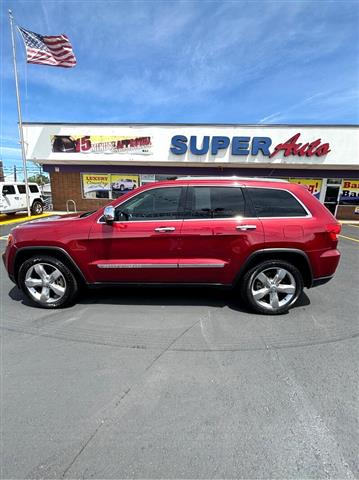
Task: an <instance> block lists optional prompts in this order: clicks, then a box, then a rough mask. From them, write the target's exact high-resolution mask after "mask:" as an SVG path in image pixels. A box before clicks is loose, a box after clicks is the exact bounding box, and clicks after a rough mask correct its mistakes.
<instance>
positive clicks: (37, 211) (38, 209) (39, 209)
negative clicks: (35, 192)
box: [31, 200, 44, 215]
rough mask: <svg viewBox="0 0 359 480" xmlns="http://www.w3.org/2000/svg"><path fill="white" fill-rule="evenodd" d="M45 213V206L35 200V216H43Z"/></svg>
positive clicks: (33, 208) (32, 207) (33, 205)
mask: <svg viewBox="0 0 359 480" xmlns="http://www.w3.org/2000/svg"><path fill="white" fill-rule="evenodd" d="M43 211H44V205H43V203H42V202H40V200H35V201H34V202H33V204H32V206H31V213H32V214H33V215H41V214H42V212H43Z"/></svg>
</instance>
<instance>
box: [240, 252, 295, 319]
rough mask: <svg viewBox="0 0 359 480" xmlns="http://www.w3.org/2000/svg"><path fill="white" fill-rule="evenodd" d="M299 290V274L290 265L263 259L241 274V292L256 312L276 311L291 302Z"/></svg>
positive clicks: (290, 304)
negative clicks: (242, 275)
mask: <svg viewBox="0 0 359 480" xmlns="http://www.w3.org/2000/svg"><path fill="white" fill-rule="evenodd" d="M302 291H303V278H302V275H301V273H300V272H299V270H298V269H297V268H296V267H294V265H292V264H290V263H288V262H285V261H282V260H267V261H264V262H262V263H260V264H258V265H256V266H255V267H253V268H252V269H250V270H249V271H248V272H247V273H246V274H245V275H244V277H243V279H242V282H241V296H242V298H243V299H244V300H245V301H246V303H248V305H249V306H250V307H251V308H252V309H253V310H255V311H256V312H258V313H263V314H267V315H278V314H280V313H285V312H287V311H288V309H289V308H290V307H291V306H293V305H294V303H295V302H296V301H297V300H298V297H299V296H300V294H301V293H302Z"/></svg>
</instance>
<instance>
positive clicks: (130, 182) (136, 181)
mask: <svg viewBox="0 0 359 480" xmlns="http://www.w3.org/2000/svg"><path fill="white" fill-rule="evenodd" d="M139 186H140V177H139V175H128V174H126V173H123V174H117V175H115V174H112V175H111V190H112V198H118V197H120V196H121V195H123V194H124V193H127V192H129V191H130V190H134V189H135V188H137V187H139Z"/></svg>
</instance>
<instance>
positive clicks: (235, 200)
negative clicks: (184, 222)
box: [185, 186, 245, 219]
mask: <svg viewBox="0 0 359 480" xmlns="http://www.w3.org/2000/svg"><path fill="white" fill-rule="evenodd" d="M244 213H245V201H244V197H243V192H242V189H241V188H239V187H214V186H213V187H210V186H203V187H189V189H188V202H187V208H186V216H185V217H186V218H199V219H200V218H233V217H238V216H244Z"/></svg>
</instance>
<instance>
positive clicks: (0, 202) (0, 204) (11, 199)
mask: <svg viewBox="0 0 359 480" xmlns="http://www.w3.org/2000/svg"><path fill="white" fill-rule="evenodd" d="M28 185H29V190H30V191H29V198H30V208H31V213H32V214H33V215H40V214H41V213H42V212H43V211H44V201H43V198H42V195H41V192H40V189H39V186H38V185H37V184H36V183H29V184H28ZM23 210H27V204H26V187H25V182H0V213H5V214H6V215H13V214H14V213H16V212H21V211H23Z"/></svg>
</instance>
